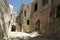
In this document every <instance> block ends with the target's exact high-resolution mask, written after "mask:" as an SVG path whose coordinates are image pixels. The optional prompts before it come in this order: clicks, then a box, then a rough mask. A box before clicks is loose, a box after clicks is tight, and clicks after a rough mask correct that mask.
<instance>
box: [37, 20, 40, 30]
mask: <svg viewBox="0 0 60 40" xmlns="http://www.w3.org/2000/svg"><path fill="white" fill-rule="evenodd" d="M36 30H37V31H40V20H37V22H36Z"/></svg>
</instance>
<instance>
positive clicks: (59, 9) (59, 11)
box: [57, 5, 60, 18]
mask: <svg viewBox="0 0 60 40" xmlns="http://www.w3.org/2000/svg"><path fill="white" fill-rule="evenodd" d="M57 17H58V18H60V5H59V6H57Z"/></svg>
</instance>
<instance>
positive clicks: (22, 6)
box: [17, 3, 25, 14]
mask: <svg viewBox="0 0 60 40" xmlns="http://www.w3.org/2000/svg"><path fill="white" fill-rule="evenodd" d="M24 6H25V4H24V3H22V4H21V6H20V8H19V10H18V12H17V13H18V14H20V13H22V11H23V8H24Z"/></svg>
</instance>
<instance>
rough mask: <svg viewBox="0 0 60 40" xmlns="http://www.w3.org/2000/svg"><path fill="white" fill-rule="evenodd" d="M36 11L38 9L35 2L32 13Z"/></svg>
mask: <svg viewBox="0 0 60 40" xmlns="http://www.w3.org/2000/svg"><path fill="white" fill-rule="evenodd" d="M37 9H38V5H37V2H36V3H35V5H34V12H35V11H37Z"/></svg>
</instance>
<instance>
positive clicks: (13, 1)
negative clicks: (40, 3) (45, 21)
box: [8, 0, 32, 12]
mask: <svg viewBox="0 0 60 40" xmlns="http://www.w3.org/2000/svg"><path fill="white" fill-rule="evenodd" d="M31 2H32V0H8V3H9V4H11V5H13V7H14V8H13V11H14V12H17V11H18V9H19V7H20V6H21V3H25V4H28V3H31Z"/></svg>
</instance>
